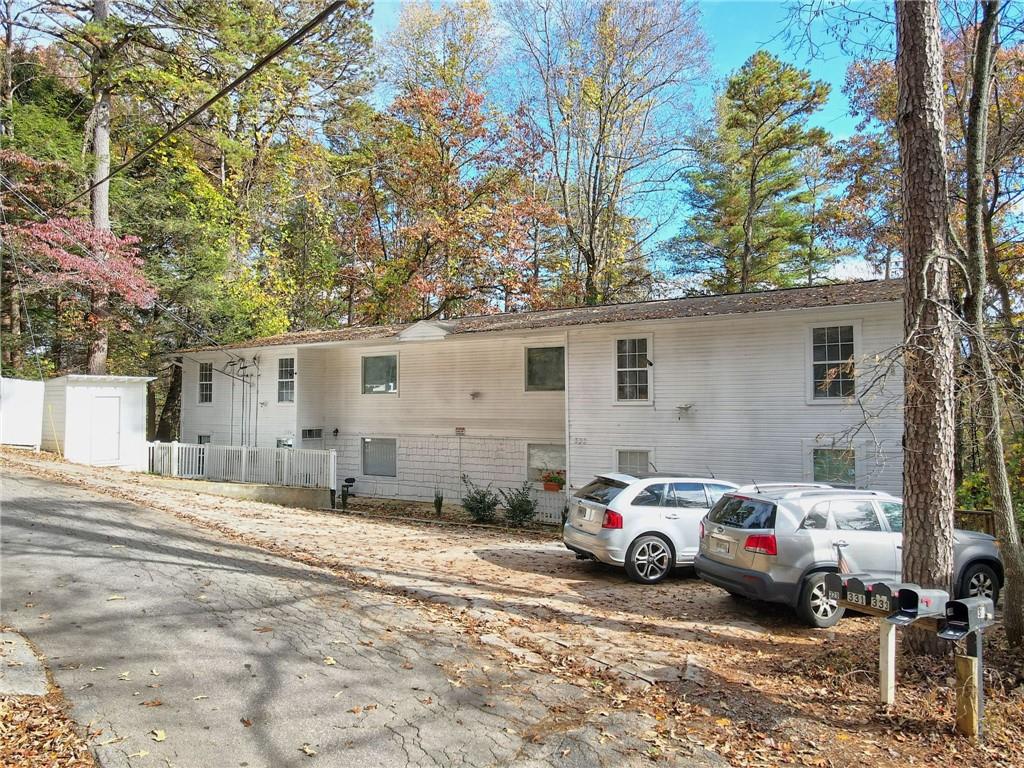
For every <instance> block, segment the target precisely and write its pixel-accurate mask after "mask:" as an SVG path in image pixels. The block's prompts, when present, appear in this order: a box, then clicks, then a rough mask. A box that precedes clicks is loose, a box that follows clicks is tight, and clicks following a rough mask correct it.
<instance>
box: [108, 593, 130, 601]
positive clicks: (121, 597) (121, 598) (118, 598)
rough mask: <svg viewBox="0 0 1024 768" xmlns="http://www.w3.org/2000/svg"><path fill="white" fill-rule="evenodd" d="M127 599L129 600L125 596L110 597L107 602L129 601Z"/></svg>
mask: <svg viewBox="0 0 1024 768" xmlns="http://www.w3.org/2000/svg"><path fill="white" fill-rule="evenodd" d="M127 599H128V598H127V597H125V596H124V595H111V596H110V597H108V598H107V602H108V603H109V602H110V601H111V600H127Z"/></svg>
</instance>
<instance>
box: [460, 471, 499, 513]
mask: <svg viewBox="0 0 1024 768" xmlns="http://www.w3.org/2000/svg"><path fill="white" fill-rule="evenodd" d="M462 484H463V485H465V486H466V492H465V494H464V495H463V496H462V508H463V509H465V510H466V511H467V512H468V513H469V516H470V517H471V518H473V521H474V522H477V523H490V522H492V521H493V520H494V518H495V516H496V515H497V511H498V504H500V503H501V499H500V498H499V496H498V494H496V493H495V492H494V491H492V490H491V486H490V484H488V486H487V487H486V488H483V487H481V486H479V485H477V484H476V483H474V482H473V481H472V480H470V479H469V477H468V476H467V475H463V476H462Z"/></svg>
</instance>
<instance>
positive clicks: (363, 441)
mask: <svg viewBox="0 0 1024 768" xmlns="http://www.w3.org/2000/svg"><path fill="white" fill-rule="evenodd" d="M369 357H373V355H369ZM360 378H362V376H361V375H360ZM378 394H381V393H378ZM367 440H391V441H393V442H394V444H395V474H394V475H371V474H369V473H368V472H367V471H366V461H365V453H364V447H365V445H366V441H367ZM359 474H360V476H361V477H374V478H380V479H383V480H393V481H395V482H398V437H397V436H395V435H360V436H359Z"/></svg>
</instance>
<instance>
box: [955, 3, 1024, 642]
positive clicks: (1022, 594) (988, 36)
mask: <svg viewBox="0 0 1024 768" xmlns="http://www.w3.org/2000/svg"><path fill="white" fill-rule="evenodd" d="M998 24H999V0H988V1H987V2H983V3H982V20H981V24H980V26H979V27H978V35H977V40H976V42H975V50H974V61H973V72H972V78H971V80H972V82H971V99H970V103H969V108H968V113H967V157H966V161H967V162H966V171H967V201H966V202H967V206H966V207H967V254H966V259H965V261H966V263H967V273H968V275H967V276H968V280H969V283H970V285H969V288H970V291H969V293H968V296H967V301H966V304H965V307H966V314H967V323H968V333H969V338H970V347H971V370H972V372H973V374H974V379H975V384H976V386H977V389H978V421H979V425H980V427H981V442H982V455H983V459H984V463H985V474H986V475H987V478H988V486H989V495H990V496H991V499H992V508H993V510H994V512H995V521H996V534H997V536H998V537H999V541H1000V548H1001V551H1002V554H1003V565H1004V568H1005V571H1006V577H1007V578H1006V590H1005V592H1004V595H1005V598H1004V599H1005V603H1004V605H1003V624H1004V627H1005V629H1006V636H1007V639H1008V640H1009V641H1010V642H1011V643H1012V644H1013V645H1020V644H1021V643H1022V642H1024V547H1022V546H1021V538H1020V532H1019V531H1018V529H1017V521H1016V518H1015V515H1014V511H1013V501H1012V496H1011V493H1010V479H1009V475H1008V473H1007V470H1006V455H1005V451H1004V446H1003V433H1002V421H1003V419H1002V398H1001V395H1000V392H999V378H998V376H997V375H996V372H995V370H994V366H993V364H992V356H991V351H990V349H989V345H988V338H987V329H986V327H985V294H986V288H987V286H988V276H989V269H988V264H987V261H988V252H987V248H986V242H985V224H986V222H985V189H984V185H985V173H986V170H987V155H986V148H987V147H988V114H989V92H990V90H991V86H992V63H993V56H994V49H995V44H996V41H995V36H996V29H997V27H998Z"/></svg>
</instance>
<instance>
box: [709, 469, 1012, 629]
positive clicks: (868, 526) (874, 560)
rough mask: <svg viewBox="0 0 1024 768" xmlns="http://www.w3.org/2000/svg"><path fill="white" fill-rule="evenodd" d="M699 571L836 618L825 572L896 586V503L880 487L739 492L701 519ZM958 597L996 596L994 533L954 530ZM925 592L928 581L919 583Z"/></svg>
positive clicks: (808, 616)
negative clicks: (826, 583) (827, 589)
mask: <svg viewBox="0 0 1024 768" xmlns="http://www.w3.org/2000/svg"><path fill="white" fill-rule="evenodd" d="M700 539H701V540H700V549H699V552H698V554H697V557H696V559H695V561H694V568H695V569H696V571H697V574H698V575H699V576H700V577H701V578H702V579H703V580H704V581H707V582H710V583H711V584H715V585H716V586H719V587H722V588H723V589H725V590H727V591H728V592H729V593H730V594H733V595H735V596H737V597H749V598H755V599H758V600H765V601H768V602H773V603H785V604H787V605H790V606H792V607H793V608H795V609H796V612H797V615H798V616H799V617H800V618H801V619H802V620H803V621H805V622H806V623H807V624H809V625H811V626H814V627H830V626H832V625H834V624H835V623H836V622H837V621H839V619H840V618H841V617H842V615H843V612H842V610H841V609H840V608H839V606H838V605H836V603H835V602H834V601H829V600H828V598H827V595H826V591H825V574H826V573H829V572H833V573H834V572H840V573H858V574H867V577H866V578H870V579H874V580H878V581H883V580H885V581H888V580H895V581H898V580H899V578H900V572H901V570H902V562H903V557H902V554H903V553H902V549H903V501H902V500H901V499H899V498H898V497H896V496H891V495H889V494H888V493H883V492H881V491H863V490H841V489H838V488H830V487H828V486H821V485H773V486H769V485H759V486H746V487H744V488H740V489H738V490H736V491H732V492H730V493H727V494H725V495H724V496H723V497H722V498H721V499H720V500H719V502H718V503H717V504H716V505H715V506H714V508H713V509H712V510H711V511H710V512H709V513H708V514H707V516H706V517H705V518H704V520H703V521H701V529H700ZM954 557H955V559H954V569H955V570H954V576H955V579H954V582H953V583H954V584H955V585H956V586H955V592H956V596H957V597H967V596H976V595H981V596H985V597H990V598H992V601H993V602H997V601H998V600H999V590H1000V588H1001V586H1002V582H1003V564H1002V560H1001V558H1000V555H999V549H998V548H997V546H996V541H995V539H994V538H993V537H992V536H989V535H988V534H985V533H975V532H973V531H961V530H958V531H956V533H955V537H954ZM924 586H931V585H927V584H926V585H924Z"/></svg>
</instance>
